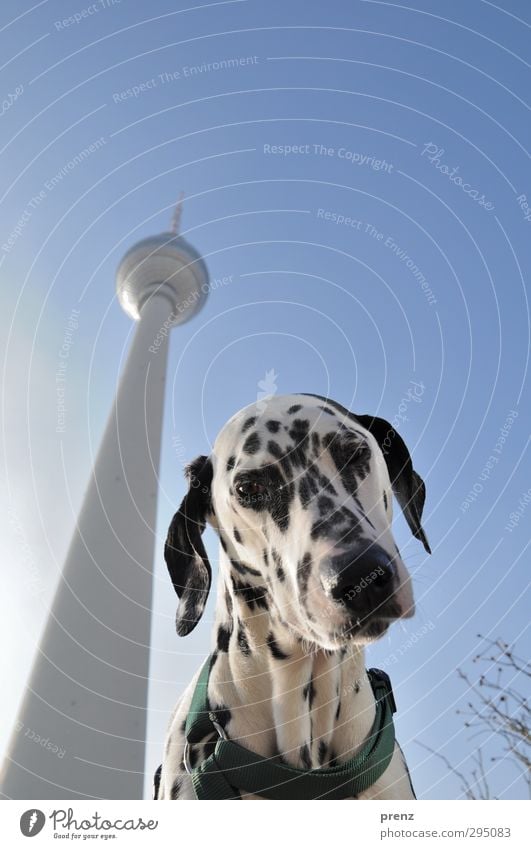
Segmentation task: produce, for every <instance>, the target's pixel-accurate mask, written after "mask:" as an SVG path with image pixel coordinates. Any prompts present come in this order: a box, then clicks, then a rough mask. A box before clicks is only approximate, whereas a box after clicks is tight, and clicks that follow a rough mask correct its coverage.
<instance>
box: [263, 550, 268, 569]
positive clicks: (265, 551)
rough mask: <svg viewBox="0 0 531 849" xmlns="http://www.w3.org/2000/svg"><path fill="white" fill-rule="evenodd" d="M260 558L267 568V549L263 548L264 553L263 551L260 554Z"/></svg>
mask: <svg viewBox="0 0 531 849" xmlns="http://www.w3.org/2000/svg"><path fill="white" fill-rule="evenodd" d="M262 557H263V558H264V563H265V565H266V566H269V556H268V553H267V549H266V548H264V551H263V553H262Z"/></svg>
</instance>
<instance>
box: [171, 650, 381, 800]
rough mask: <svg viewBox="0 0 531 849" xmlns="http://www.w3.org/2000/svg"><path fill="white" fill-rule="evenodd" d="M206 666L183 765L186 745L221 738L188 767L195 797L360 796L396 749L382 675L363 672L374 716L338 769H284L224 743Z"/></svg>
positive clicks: (195, 696)
mask: <svg viewBox="0 0 531 849" xmlns="http://www.w3.org/2000/svg"><path fill="white" fill-rule="evenodd" d="M210 663H211V659H210V658H208V659H207V661H206V662H205V664H204V665H203V668H202V669H201V672H200V675H199V678H198V680H197V684H196V687H195V690H194V694H193V697H192V702H191V705H190V710H189V713H188V716H187V719H186V725H185V736H186V749H185V763H187V761H188V749H189V747H190V746H191V745H194V744H197V743H199V742H200V741H201V740H203V739H204V738H205V737H206V736H208V735H210V734H212V731H213V730H214V729H215V730H216V731H217V732H218V734H220V739H219V740H218V741H217V743H216V747H215V749H214V752H213V753H212V754H211V755H210V756H209V757H208V758H206V759H205V760H204V761H203V762H202V763H201V764H200V765H199V766H198V767H196V768H192V767H191V766H190V765H189V763H188V765H187V769H188V771H189V773H190V776H191V779H192V783H193V787H194V791H195V794H196V797H197V798H198V799H240V798H241V797H240V794H239V792H238V790H237V789H235V788H239V790H241V791H242V792H244V793H253V794H256V795H258V796H265V797H266V798H267V799H322V798H325V799H345V798H346V797H347V796H358V795H359V794H360V793H363V792H364V791H365V790H367V789H368V788H369V787H371V785H372V784H374V783H375V781H377V780H378V778H380V776H381V775H383V773H384V772H385V770H386V769H387V767H388V766H389V763H390V761H391V758H392V756H393V751H394V747H395V730H394V723H393V713H395V711H396V705H395V701H394V698H393V691H392V687H391V682H390V680H389V676H388V675H387V674H386V673H385V672H383V671H381V670H379V669H369V670H367V675H368V677H369V681H370V684H371V687H372V690H373V693H374V698H375V702H376V715H375V718H374V722H373V724H372V727H371V730H370V732H369V735H368V737H367V739H366V741H365V743H364V744H363V746H362V748H361V750H360V751H359V752H358V753H357V754H356V755H354V757H353V758H351V759H350V760H348V761H346V763H343V764H340V765H339V766H337V767H330V768H327V769H313V770H304V769H298V768H297V767H292V766H288V765H287V764H284V763H282V762H281V761H279V759H278V757H271V758H264V757H262V756H261V755H258V754H256V753H255V752H251V751H250V750H249V749H246V748H245V747H244V746H241V745H240V744H239V743H236V742H235V741H234V740H228V739H224V736H225V735H224V731H223V729H222V728H221V726H220V725H219V723H218V722H217V721H216V715H215V712H214V711H211V710H210V707H209V702H208V679H209V675H210Z"/></svg>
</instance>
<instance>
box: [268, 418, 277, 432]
mask: <svg viewBox="0 0 531 849" xmlns="http://www.w3.org/2000/svg"><path fill="white" fill-rule="evenodd" d="M266 428H267V429H268V431H269V433H278V432H279V430H280V422H277V421H275V420H274V419H269V421H268V422H266Z"/></svg>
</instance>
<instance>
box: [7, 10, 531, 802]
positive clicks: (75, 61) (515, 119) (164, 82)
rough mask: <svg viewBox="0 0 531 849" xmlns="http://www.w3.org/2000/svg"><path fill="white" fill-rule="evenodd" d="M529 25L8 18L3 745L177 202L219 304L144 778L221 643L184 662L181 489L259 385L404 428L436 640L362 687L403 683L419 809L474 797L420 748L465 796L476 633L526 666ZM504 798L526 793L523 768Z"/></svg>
mask: <svg viewBox="0 0 531 849" xmlns="http://www.w3.org/2000/svg"><path fill="white" fill-rule="evenodd" d="M74 15H75V16H76V17H71V18H70V19H69V20H68V16H74ZM65 21H66V23H65ZM530 25H531V21H530V17H529V8H528V5H527V4H526V3H525V2H523V0H521V1H520V2H518V0H504V1H503V2H502V0H500V2H499V3H498V4H494V3H490V2H486V0H470V2H468V3H466V4H463V3H459V2H457V0H450V2H448V0H447V2H442V0H427V2H423V3H422V4H421V3H418V2H417V4H416V7H413V6H405V5H399V4H395V3H388V2H372V0H369V1H368V2H362V1H361V0H349V2H347V0H343V2H341V1H340V0H337V2H330V3H327V4H326V5H325V4H322V3H320V2H314V0H312V1H311V2H308V0H304V2H303V0H292V1H291V2H289V3H286V2H283V3H277V2H270V3H267V4H266V3H261V2H258V0H240V1H239V2H227V3H223V2H221V3H210V4H200V3H193V2H188V3H186V4H183V9H182V10H180V9H176V8H175V4H173V3H170V2H169V0H152V2H151V3H150V4H148V5H145V4H138V3H133V2H126V0H122V2H120V3H118V2H115V3H112V2H110V0H109V2H106V0H102V1H101V2H100V0H98V2H97V3H94V4H90V3H88V2H84V0H79V2H75V3H66V2H53V0H49V2H47V0H45V2H41V3H37V4H36V5H34V6H33V7H32V6H31V5H30V4H28V3H25V2H24V3H19V2H6V3H4V4H3V6H2V13H1V21H0V38H1V39H2V42H3V49H2V56H3V68H2V75H3V85H2V91H3V95H2V96H3V97H4V98H5V99H4V102H3V105H2V116H1V124H0V126H1V129H2V134H1V150H0V153H1V158H2V166H3V167H2V177H1V192H2V204H1V210H2V222H3V223H2V230H1V243H2V244H1V245H0V278H1V287H0V299H1V300H0V303H1V316H0V321H1V322H2V331H3V332H2V334H1V336H0V338H1V343H0V344H1V345H2V348H1V355H2V365H3V375H4V395H3V411H2V430H3V434H2V437H3V447H2V452H3V466H4V468H3V474H2V479H1V489H0V497H1V503H2V510H1V511H0V512H1V517H2V518H1V521H2V531H3V533H2V541H3V542H2V545H3V548H4V558H3V559H4V563H5V567H4V574H5V576H6V581H7V586H6V592H4V593H3V597H2V601H1V605H2V610H1V616H0V622H1V629H2V635H1V639H2V642H3V644H10V645H13V644H14V643H15V642H16V651H13V652H12V653H11V654H10V656H9V657H7V658H6V659H5V663H6V670H5V675H4V680H5V681H7V682H9V683H8V685H7V687H6V689H7V691H8V692H9V694H10V695H9V697H8V698H4V699H3V700H2V708H1V710H2V721H1V723H0V728H2V729H3V731H2V734H3V735H4V736H5V738H7V733H8V730H9V728H10V727H11V725H12V723H13V721H14V718H15V715H16V708H17V705H18V699H19V698H20V695H21V692H22V687H23V685H24V682H25V679H26V676H27V673H28V671H29V667H30V663H31V659H32V657H33V653H34V651H35V645H36V641H37V640H38V637H39V634H40V630H41V628H42V625H43V622H44V617H45V614H46V609H47V604H49V602H50V600H51V598H52V595H53V589H54V586H55V584H56V581H57V579H58V575H59V570H60V567H61V563H62V560H63V558H64V554H65V551H66V547H67V545H68V541H69V538H70V534H71V531H72V527H73V524H74V520H75V515H76V513H77V510H78V509H79V506H80V503H81V499H82V495H83V490H84V487H85V485H86V482H87V479H88V475H89V470H90V467H91V458H92V457H93V456H94V453H95V451H96V450H97V446H98V442H99V439H100V437H101V434H102V430H103V427H104V423H105V420H106V417H107V414H108V411H109V409H110V405H111V402H112V398H113V395H114V391H115V388H116V381H117V377H118V374H119V370H120V367H121V364H122V363H123V358H124V356H125V354H126V352H127V348H128V345H129V343H130V340H131V334H132V332H133V330H134V326H133V325H132V323H131V322H130V320H129V319H128V318H127V316H126V315H125V314H124V313H123V312H122V311H121V309H120V307H119V305H118V303H117V301H116V299H115V296H114V274H115V269H116V266H117V264H118V262H119V260H120V258H121V256H122V255H123V253H124V252H125V250H126V249H127V248H128V247H129V246H130V245H131V244H132V243H133V242H134V241H135V240H136V239H138V238H141V237H144V236H146V235H149V234H151V233H154V232H159V231H161V230H164V229H167V227H168V223H169V219H170V215H171V209H172V206H173V204H174V202H175V198H176V196H177V194H178V192H179V190H181V189H182V190H184V191H185V193H186V196H187V199H186V204H185V211H184V220H183V232H184V234H185V236H186V237H187V238H188V239H189V240H190V241H191V242H192V243H193V244H194V245H195V247H196V248H197V249H198V250H200V251H201V253H202V254H203V256H204V257H205V259H206V261H207V264H208V267H209V270H210V275H211V278H212V279H214V280H216V281H219V285H217V284H215V285H214V287H213V291H212V293H211V294H210V297H209V299H208V301H207V304H206V306H205V308H204V309H203V311H202V312H201V313H200V315H199V316H197V317H196V318H195V319H194V320H193V321H192V322H190V323H189V324H187V325H185V326H183V327H181V328H178V329H176V330H175V331H173V334H172V338H171V348H170V358H169V369H168V386H167V397H166V408H165V417H164V431H163V449H162V458H161V479H160V485H161V489H160V498H159V514H158V527H157V555H156V566H155V594H154V611H153V652H152V670H151V679H152V683H151V688H150V712H149V721H148V734H149V748H148V765H147V766H148V773H151V771H152V770H153V769H154V768H155V767H156V766H157V764H158V763H159V761H160V755H161V752H162V742H163V736H164V729H165V726H166V722H167V720H168V717H169V713H170V710H171V708H172V706H173V704H174V702H175V700H176V698H177V696H178V695H179V693H180V691H181V690H182V688H183V687H184V685H185V683H186V682H187V681H188V679H189V677H190V675H191V673H192V672H193V670H194V669H195V668H196V667H197V666H198V664H199V663H200V660H201V658H202V657H204V655H205V654H206V653H207V651H208V648H209V632H210V628H209V625H210V623H211V620H212V615H213V608H212V605H210V606H209V608H208V610H207V615H205V617H204V619H203V621H202V623H201V625H200V626H199V627H198V629H197V631H196V632H194V634H193V635H191V636H190V637H188V638H187V639H185V640H178V638H177V637H176V636H175V634H174V629H173V618H174V609H175V597H174V594H173V590H172V589H171V586H170V584H169V580H168V578H167V574H166V567H165V564H164V561H163V558H162V550H163V542H164V538H165V534H166V529H167V526H168V523H169V520H170V518H171V516H172V514H173V512H174V510H175V507H176V505H177V504H178V502H179V501H180V499H181V497H182V495H183V492H184V482H183V476H182V466H183V463H184V462H185V461H186V460H189V459H192V458H193V457H195V456H196V455H197V454H200V453H207V452H208V450H209V447H210V445H211V443H212V442H213V440H214V438H215V436H216V433H217V431H218V430H219V428H220V427H221V426H222V424H223V423H224V422H225V420H226V419H227V418H228V417H229V416H230V415H232V414H233V413H234V412H235V411H236V410H238V409H239V408H240V407H242V406H245V405H246V404H248V403H250V402H252V401H254V400H256V398H257V396H258V393H259V392H260V391H261V389H262V383H263V382H264V381H266V383H267V385H268V387H269V391H275V392H278V393H289V392H293V391H297V392H298V391H305V392H316V393H320V394H325V395H329V396H331V397H333V398H335V399H336V400H338V401H340V402H341V403H343V404H345V405H347V406H349V407H350V408H351V409H352V410H354V411H355V412H359V413H366V412H370V413H377V414H379V415H381V416H384V417H386V418H388V419H389V420H393V419H394V418H395V417H397V416H400V417H401V421H400V424H399V429H400V432H401V434H402V435H403V437H404V438H405V440H406V442H407V444H408V446H409V448H410V450H411V452H412V454H413V457H414V462H415V466H416V468H417V469H418V471H419V472H420V473H421V474H422V475H423V477H424V479H425V481H426V485H427V492H428V499H427V505H426V513H425V515H426V521H425V526H426V530H427V533H428V536H429V539H430V542H431V545H432V549H433V552H434V553H433V555H432V556H431V557H427V556H426V555H425V553H424V552H423V550H422V548H421V546H420V544H418V543H417V542H416V541H414V540H413V539H412V538H411V537H410V536H409V534H408V531H407V528H406V526H405V523H404V522H403V520H402V518H401V517H400V518H397V519H396V523H395V524H396V534H397V540H398V544H399V546H400V548H401V549H403V550H404V554H405V555H406V560H407V562H408V564H409V566H410V568H411V571H412V572H413V573H414V580H415V590H416V597H417V602H418V612H417V615H416V617H415V619H414V620H412V621H408V622H407V623H406V624H404V626H403V627H402V626H398V625H396V626H395V627H394V628H393V629H392V630H391V633H390V634H389V636H387V637H386V638H385V640H384V641H382V642H381V643H379V644H378V645H376V646H374V648H372V649H371V650H370V653H369V662H370V664H371V665H384V666H385V667H386V668H387V669H388V671H389V672H390V673H391V674H392V677H393V683H394V686H395V690H396V694H397V701H398V703H399V708H400V711H399V714H398V718H397V725H398V731H399V739H400V740H401V742H402V744H403V747H404V749H405V751H406V754H407V757H408V761H409V764H410V767H411V769H412V772H413V775H414V779H415V785H416V788H417V791H418V794H419V796H421V797H424V798H455V797H456V796H457V795H458V793H459V782H458V780H457V779H455V778H454V777H452V776H450V775H448V774H447V773H446V770H445V768H444V766H443V765H442V764H441V763H440V762H439V761H438V760H436V759H435V758H433V757H430V756H429V755H428V754H427V753H426V752H425V751H424V750H423V749H422V748H421V747H420V746H419V745H417V742H416V741H421V742H423V743H425V744H427V745H430V746H432V747H434V748H440V750H441V751H442V752H443V753H444V754H445V755H446V756H447V757H448V758H450V759H451V760H452V761H453V762H454V763H459V764H461V768H464V769H465V771H466V769H467V768H469V767H470V761H469V760H467V759H468V758H469V756H470V754H471V753H473V752H474V749H475V748H476V746H477V743H478V741H477V740H471V738H470V733H468V732H466V730H464V729H463V725H462V719H461V718H460V717H459V716H457V715H456V713H455V711H456V708H458V707H459V706H462V705H463V704H464V702H466V691H465V689H464V686H463V682H462V681H460V680H459V678H458V675H457V672H456V670H457V668H458V667H463V668H465V669H469V670H471V665H470V662H471V658H472V657H473V655H474V654H475V653H476V652H477V650H478V646H479V644H480V641H479V640H478V638H477V634H479V633H482V634H485V635H488V636H490V637H492V638H495V637H497V636H502V637H503V638H504V639H505V640H508V641H512V640H517V641H518V645H519V647H520V653H521V654H524V655H525V654H528V652H529V632H528V618H529V615H528V611H529V595H527V596H526V592H528V568H527V561H528V553H527V546H528V534H526V531H525V528H526V527H528V526H529V516H528V515H527V514H526V512H525V510H526V509H527V508H526V506H524V508H523V509H521V505H519V502H520V500H521V499H522V498H523V496H524V493H526V492H527V491H528V490H529V485H530V480H529V466H528V460H527V458H526V455H525V451H526V448H527V445H528V439H529V430H528V420H529V415H528V414H529V396H528V387H529V380H528V376H527V374H528V372H527V368H528V352H529V310H528V300H527V295H526V285H527V280H526V269H527V268H528V267H529V261H530V259H531V257H530V245H531V240H530V238H529V235H530V228H531V220H530V219H531V213H530V211H529V207H526V204H527V203H529V204H530V206H531V169H530V166H529V154H528V153H527V152H526V149H525V148H526V143H527V141H528V138H529V107H528V106H527V105H526V103H525V92H526V91H529V68H530V65H529V61H530V60H529V28H530ZM229 60H237V61H236V62H235V61H230V62H229ZM216 63H217V64H216ZM234 66H236V67H234ZM223 278H229V280H228V282H227V280H225V282H223ZM73 310H78V311H79V313H78V314H75V315H76V316H77V318H76V322H75V323H77V324H78V327H77V328H74V329H72V328H71V327H70V328H69V319H71V316H72V311H73ZM70 324H72V322H71V321H70ZM69 333H70V337H69V338H68V340H67V344H68V353H69V356H68V359H67V363H68V364H67V378H66V407H67V411H66V425H65V430H64V432H63V433H61V434H58V433H57V432H56V421H57V402H56V372H57V364H58V362H59V352H60V350H61V348H62V346H63V345H64V343H65V336H66V335H67V334H69ZM415 385H416V386H417V392H416V396H417V400H412V394H414V393H413V392H412V387H414V386H415ZM419 387H422V388H419ZM515 413H516V414H517V415H515ZM500 437H502V438H500ZM471 493H472V495H471ZM519 510H520V512H521V514H522V515H521V516H520V517H519V518H518V521H517V522H516V524H514V525H513V526H510V525H509V523H510V516H511V514H514V513H517V512H518V511H519ZM207 543H208V545H209V548H210V553H211V555H212V559H213V560H214V561H215V559H216V557H215V551H216V549H215V541H214V538H213V536H212V535H209V536H208V537H207ZM13 634H15V635H16V637H15V639H14V638H13ZM471 671H472V670H471ZM4 732H5V734H4ZM486 745H487V749H488V750H489V751H490V748H491V746H492V741H491V742H487V744H486ZM490 778H491V783H492V787H493V790H494V792H495V793H496V794H497V795H500V796H505V797H506V798H517V797H519V796H520V795H521V794H522V793H523V787H522V784H521V783H520V782H518V781H515V779H516V778H517V774H516V771H515V770H514V767H511V766H510V765H507V766H503V765H502V766H501V767H497V768H496V769H495V770H493V771H492V774H491V776H490Z"/></svg>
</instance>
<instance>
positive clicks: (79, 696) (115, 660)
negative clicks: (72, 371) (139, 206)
mask: <svg viewBox="0 0 531 849" xmlns="http://www.w3.org/2000/svg"><path fill="white" fill-rule="evenodd" d="M173 307H174V304H172V303H171V299H170V298H168V297H167V296H166V295H165V294H162V290H161V292H160V293H159V294H157V295H154V296H153V297H151V298H150V299H149V300H148V301H147V302H146V303H145V305H144V306H143V308H142V312H141V317H140V320H139V322H138V325H137V327H136V329H135V334H134V338H133V342H132V345H131V349H130V351H129V355H128V357H127V361H126V365H125V368H124V370H123V374H122V376H121V379H120V383H119V387H118V392H117V396H116V400H115V404H114V405H113V409H112V412H111V415H110V417H109V421H108V423H107V426H106V429H105V433H104V436H103V441H102V443H101V446H100V449H99V452H98V456H97V460H96V463H95V467H94V471H93V473H92V475H91V479H90V481H89V485H88V488H87V491H86V494H85V497H84V501H83V507H82V510H81V513H80V516H79V520H78V525H77V527H76V529H75V531H74V534H73V538H72V542H71V545H70V548H69V551H68V555H67V559H66V563H65V567H64V570H63V573H62V576H61V579H60V583H59V586H58V589H57V593H56V596H55V599H54V601H53V606H52V609H51V613H50V617H49V621H48V624H47V627H46V629H45V632H44V635H43V638H42V642H41V644H40V647H39V649H38V652H37V655H36V658H35V663H34V667H33V671H32V673H31V676H30V680H29V682H28V686H27V691H26V694H25V698H24V702H23V705H22V708H21V711H20V714H19V721H18V722H17V726H16V728H15V730H14V732H13V736H12V739H11V742H10V746H9V749H8V757H7V760H6V762H5V765H4V769H3V773H2V777H1V779H0V781H1V788H2V792H3V794H4V796H7V797H8V798H24V799H55V798H59V799H61V798H68V799H74V798H87V797H88V798H90V797H95V798H105V799H140V798H142V789H143V779H144V743H145V727H146V704H147V688H148V672H149V642H150V619H151V597H152V569H153V554H154V545H155V522H156V507H157V491H158V474H159V458H160V443H161V428H162V414H163V404H164V387H165V372H166V361H167V348H168V336H166V338H165V339H164V340H163V342H162V344H160V346H159V347H158V348H156V353H153V352H150V351H149V348H150V346H153V342H154V339H155V337H156V336H157V333H158V331H159V329H160V328H161V327H162V326H163V325H164V322H165V321H166V319H167V318H168V316H169V315H170V313H171V311H172V309H173ZM159 341H160V339H159ZM12 650H14V647H12ZM55 747H57V748H55Z"/></svg>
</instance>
